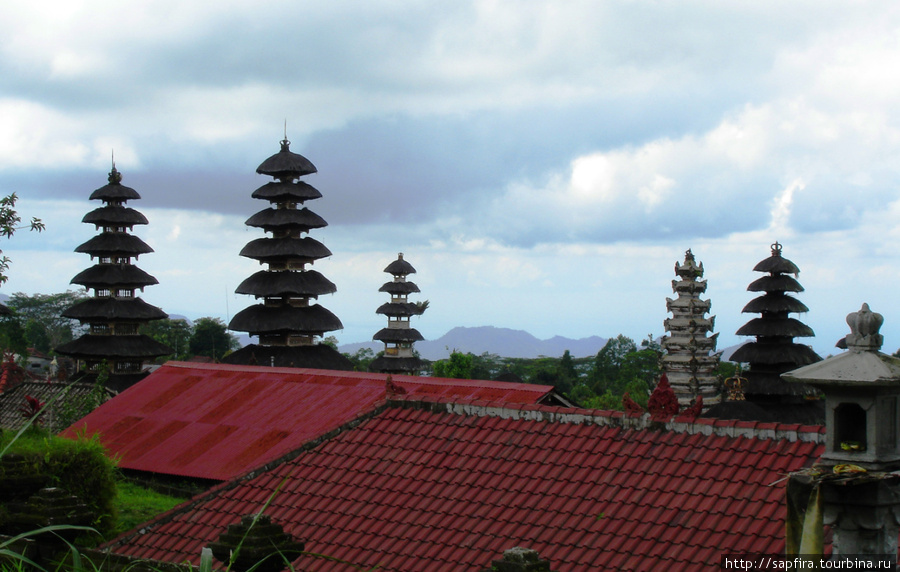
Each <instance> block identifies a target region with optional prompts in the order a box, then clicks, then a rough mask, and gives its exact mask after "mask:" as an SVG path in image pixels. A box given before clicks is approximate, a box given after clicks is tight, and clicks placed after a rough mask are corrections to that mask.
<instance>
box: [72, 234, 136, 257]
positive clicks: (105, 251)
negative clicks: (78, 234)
mask: <svg viewBox="0 0 900 572" xmlns="http://www.w3.org/2000/svg"><path fill="white" fill-rule="evenodd" d="M75 252H79V253H84V254H90V255H91V256H101V257H102V256H111V257H112V256H138V255H140V254H147V253H149V252H153V249H152V248H150V246H149V245H148V244H147V243H146V242H144V241H143V240H141V239H140V238H138V237H136V236H134V235H133V234H126V233H124V232H101V233H100V234H98V235H97V236H95V237H93V238H92V239H90V240H88V241H87V242H85V243H84V244H81V245H80V246H78V247H77V248H76V249H75Z"/></svg>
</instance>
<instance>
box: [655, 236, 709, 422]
mask: <svg viewBox="0 0 900 572" xmlns="http://www.w3.org/2000/svg"><path fill="white" fill-rule="evenodd" d="M675 274H676V275H677V276H678V279H677V280H672V291H673V292H675V293H676V294H678V298H676V299H675V300H672V299H671V298H666V310H668V311H669V312H671V313H672V317H671V318H668V319H666V320H665V321H664V322H663V326H664V327H665V329H666V331H667V332H669V333H670V334H669V335H668V336H665V337H663V339H662V347H663V349H664V350H665V351H666V355H665V356H664V357H663V359H662V365H663V370H664V371H665V372H666V376H667V377H668V379H669V384H670V385H671V387H672V390H673V391H674V392H675V396H676V397H677V398H678V403H679V405H681V406H682V407H685V406H688V405H690V404H691V403H692V402H694V401H696V399H697V397H698V396H699V397H702V398H703V406H704V408H706V407H710V406H713V405H715V404H716V403H718V402H719V399H720V388H719V379H718V367H719V354H717V353H715V350H716V338H717V337H718V335H719V334H713V335H712V336H709V333H710V331H711V330H712V329H713V328H714V327H715V321H716V317H715V316H710V317H708V318H707V317H706V314H707V312H709V309H710V307H711V305H712V304H711V302H710V301H709V300H701V299H700V295H701V294H703V293H704V292H706V280H701V279H700V278H701V277H702V276H703V263H702V262H701V263H699V264H697V262H696V260H695V259H694V254H693V253H692V252H691V251H690V250H688V251H687V252H685V254H684V263H683V264H679V263H678V262H676V263H675Z"/></svg>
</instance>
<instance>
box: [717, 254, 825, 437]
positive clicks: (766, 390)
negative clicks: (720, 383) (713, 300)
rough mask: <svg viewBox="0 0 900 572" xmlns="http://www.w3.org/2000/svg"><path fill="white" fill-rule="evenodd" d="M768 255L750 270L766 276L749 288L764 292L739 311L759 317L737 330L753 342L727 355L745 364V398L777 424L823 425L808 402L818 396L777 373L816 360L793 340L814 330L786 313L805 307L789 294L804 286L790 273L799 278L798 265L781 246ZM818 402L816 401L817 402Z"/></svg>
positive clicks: (816, 406)
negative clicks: (752, 339) (787, 255)
mask: <svg viewBox="0 0 900 572" xmlns="http://www.w3.org/2000/svg"><path fill="white" fill-rule="evenodd" d="M771 248H772V255H771V256H770V257H769V258H766V259H765V260H763V261H762V262H760V263H759V264H757V265H756V266H755V267H754V268H753V270H754V271H756V272H766V273H768V275H767V276H763V277H762V278H759V279H757V280H755V281H753V282H752V283H751V284H750V285H749V286H748V287H747V290H749V291H750V292H762V293H763V294H762V296H759V297H757V298H754V299H753V300H751V301H750V302H749V303H748V304H747V305H746V306H744V309H743V310H742V312H743V313H758V314H760V317H759V318H754V319H752V320H750V321H749V322H747V323H746V324H744V326H743V327H741V328H740V329H739V330H738V331H737V335H739V336H755V337H756V341H754V342H750V343H748V344H745V345H743V346H741V347H740V348H738V350H737V351H736V352H734V353H733V354H732V356H731V360H732V361H735V362H741V363H747V364H749V366H750V367H749V369H748V371H747V372H746V373H745V377H746V382H745V383H744V385H743V390H744V396H745V397H746V399H747V401H750V402H752V403H754V404H756V405H759V406H760V407H762V408H764V409H765V410H766V411H767V412H769V413H770V414H772V415H774V416H775V420H779V421H786V422H795V423H815V422H819V421H821V422H824V418H820V416H821V411H820V410H821V407H820V405H821V404H817V403H815V402H814V401H811V398H815V396H816V395H817V394H818V392H817V391H816V390H815V389H814V388H812V387H810V386H807V385H803V384H796V383H787V382H785V381H784V380H782V379H781V374H782V373H785V372H787V371H791V370H793V369H796V368H798V367H801V366H804V365H808V364H811V363H815V362H817V361H820V360H821V359H822V358H821V357H819V355H818V354H816V352H814V351H813V349H812V348H811V347H809V346H807V345H803V344H798V343H795V342H794V338H795V337H812V336H814V335H815V334H814V333H813V330H812V328H810V327H809V326H807V325H806V324H804V323H803V322H801V321H799V320H797V319H795V318H791V317H789V314H792V313H798V312H808V311H809V308H807V307H806V304H804V303H803V302H801V301H799V300H798V299H796V298H794V297H793V296H792V295H790V294H789V292H803V286H801V285H800V283H799V282H798V281H797V280H796V278H794V277H792V276H788V275H789V274H793V275H794V276H797V275H799V274H800V269H799V268H798V267H797V265H796V264H794V263H793V262H791V261H790V260H788V259H787V258H784V257H783V256H781V249H782V246H781V244H779V243H777V242H776V243H775V244H773V245H772V247H771ZM816 401H817V400H816Z"/></svg>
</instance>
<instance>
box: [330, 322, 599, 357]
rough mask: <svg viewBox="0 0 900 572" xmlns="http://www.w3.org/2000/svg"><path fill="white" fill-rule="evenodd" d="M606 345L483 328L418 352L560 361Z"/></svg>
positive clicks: (349, 347) (350, 348)
mask: <svg viewBox="0 0 900 572" xmlns="http://www.w3.org/2000/svg"><path fill="white" fill-rule="evenodd" d="M605 344H606V338H601V337H600V336H591V337H589V338H581V339H577V340H573V339H571V338H565V337H562V336H554V337H552V338H550V339H547V340H539V339H538V338H536V337H534V336H533V335H531V334H529V333H528V332H526V331H524V330H513V329H510V328H496V327H494V326H479V327H475V328H465V327H456V328H453V329H452V330H450V331H449V332H447V333H446V334H444V335H443V336H441V337H440V338H438V339H436V340H425V341H421V342H416V346H415V347H416V350H418V351H419V354H420V355H421V356H422V357H423V358H425V359H429V360H437V359H446V358H448V357H450V352H451V351H453V350H457V351H460V352H463V353H467V352H471V353H473V354H475V355H481V354H483V353H485V352H488V353H492V354H497V355H499V356H503V357H518V358H535V357H538V356H542V355H543V356H548V357H560V356H562V355H563V353H564V352H565V351H566V350H569V352H570V353H571V354H572V357H587V356H592V355H596V354H597V352H598V351H600V349H601V348H602V347H603V346H604V345H605ZM383 347H384V344H382V343H380V342H363V343H357V344H345V345H342V346H339V348H338V349H339V350H340V351H341V352H346V353H351V354H352V353H356V351H357V350H359V349H361V348H371V349H372V350H373V351H375V352H379V351H381V350H382V349H383Z"/></svg>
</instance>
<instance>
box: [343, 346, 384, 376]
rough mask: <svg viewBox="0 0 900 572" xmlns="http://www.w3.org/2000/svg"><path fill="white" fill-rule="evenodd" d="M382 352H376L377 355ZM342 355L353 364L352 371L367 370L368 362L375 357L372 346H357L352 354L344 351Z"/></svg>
mask: <svg viewBox="0 0 900 572" xmlns="http://www.w3.org/2000/svg"><path fill="white" fill-rule="evenodd" d="M383 353H384V352H378V355H381V354H383ZM343 355H344V357H345V358H347V359H348V360H350V363H352V364H353V371H369V364H370V363H372V362H373V361H374V360H375V358H376V357H377V356H376V355H375V350H373V349H372V348H359V349H358V350H356V353H354V354H350V353H346V352H345V353H344V354H343Z"/></svg>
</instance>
